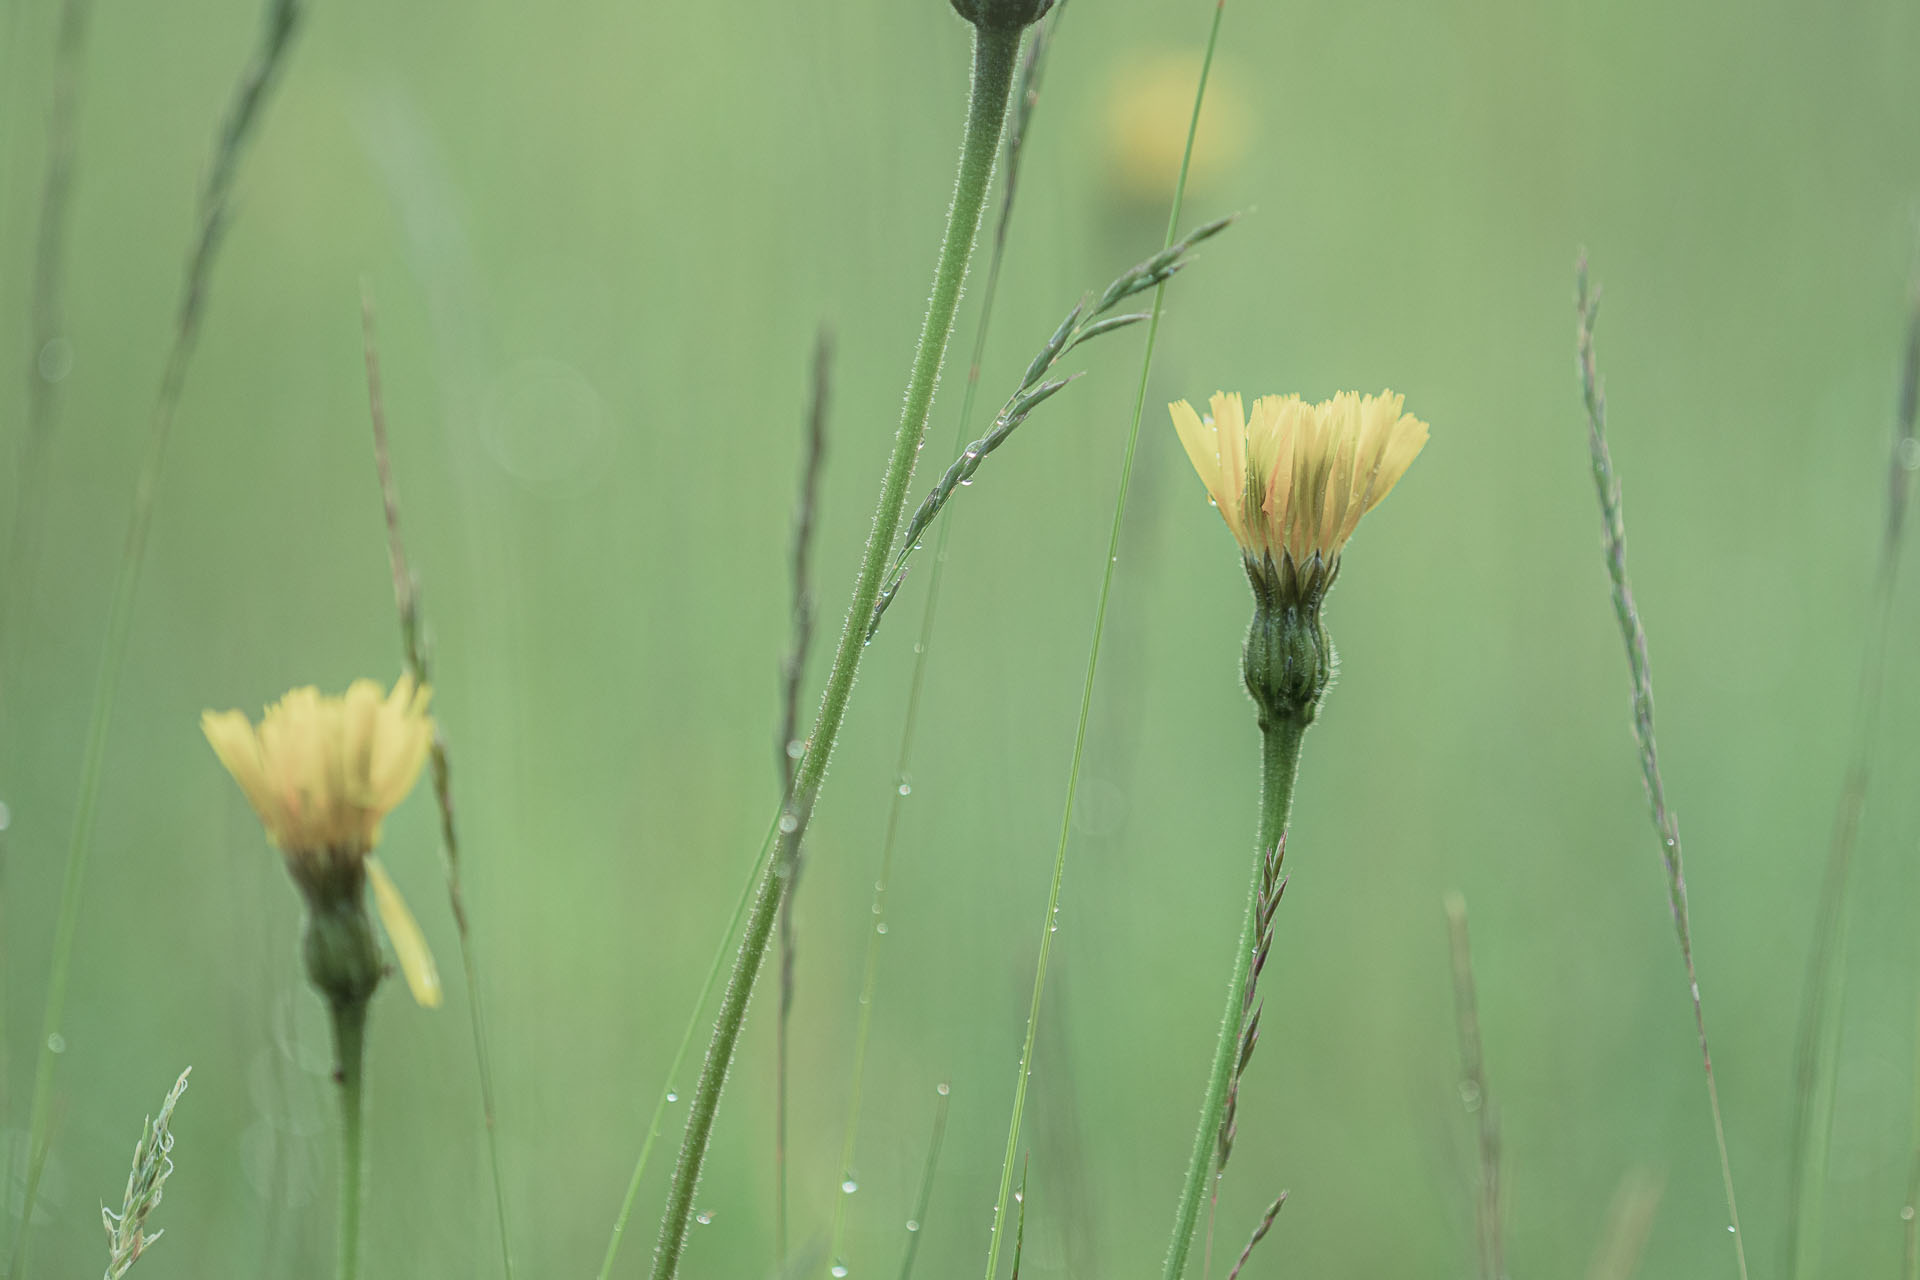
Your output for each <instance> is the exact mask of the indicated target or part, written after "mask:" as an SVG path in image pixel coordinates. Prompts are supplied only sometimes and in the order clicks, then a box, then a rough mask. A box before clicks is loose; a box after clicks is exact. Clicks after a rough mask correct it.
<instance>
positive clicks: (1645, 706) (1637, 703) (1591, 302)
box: [1575, 253, 1747, 1280]
mask: <svg viewBox="0 0 1920 1280" xmlns="http://www.w3.org/2000/svg"><path fill="white" fill-rule="evenodd" d="M1575 277H1576V283H1577V288H1576V305H1577V307H1578V316H1579V333H1578V341H1577V343H1576V361H1575V363H1576V365H1577V372H1578V374H1579V377H1580V390H1581V398H1582V399H1583V401H1584V402H1585V404H1586V409H1587V448H1588V453H1589V456H1590V458H1591V460H1592V464H1593V484H1594V489H1595V491H1596V493H1597V494H1598V495H1599V499H1600V524H1601V529H1602V533H1603V535H1604V538H1605V544H1606V561H1607V576H1608V578H1609V579H1610V580H1611V581H1612V584H1613V611H1614V616H1615V617H1616V618H1617V619H1618V621H1619V624H1620V637H1621V639H1622V640H1624V641H1625V642H1626V649H1627V669H1628V673H1629V675H1630V676H1631V678H1632V682H1633V731H1634V737H1635V739H1636V740H1637V741H1638V742H1639V744H1640V772H1641V776H1642V779H1643V780H1644V781H1645V783H1646V788H1647V802H1648V805H1649V807H1650V809H1651V811H1652V815H1653V826H1654V832H1655V834H1656V835H1657V836H1658V837H1659V840H1660V861H1661V866H1662V867H1663V868H1664V869H1665V871H1666V875H1667V896H1668V901H1669V902H1670V904H1671V905H1672V908H1673V928H1674V933H1675V935H1676V936H1677V937H1678V939H1679V943H1680V961H1681V963H1682V965H1684V966H1685V969H1686V976H1687V992H1688V995H1689V997H1690V998H1691V999H1692V1001H1693V1025H1694V1030H1695V1032H1696V1033H1697V1034H1698V1036H1699V1040H1700V1062H1701V1066H1702V1067H1703V1069H1704V1070H1705V1072H1706V1078H1707V1103H1708V1106H1709V1107H1710V1108H1711V1110H1712V1112H1713V1139H1714V1143H1715V1145H1716V1146H1717V1147H1718V1149H1719V1154H1720V1180H1721V1183H1722V1185H1723V1187H1724V1189H1725V1191H1726V1197H1727V1219H1728V1224H1729V1226H1730V1227H1731V1228H1732V1235H1733V1256H1734V1261H1735V1262H1736V1264H1737V1265H1738V1267H1739V1273H1740V1277H1741V1280H1746V1275H1747V1247H1746V1241H1745V1240H1744V1239H1743V1238H1742V1236H1741V1234H1740V1209H1739V1206H1738V1204H1737V1202H1736V1200H1735V1197H1734V1192H1733V1162H1732V1161H1731V1160H1729V1159H1728V1157H1727V1129H1726V1124H1725V1122H1724V1121H1723V1120H1722V1119H1721V1115H1720V1086H1719V1085H1718V1084H1717V1083H1716V1082H1715V1080H1714V1075H1713V1054H1712V1052H1711V1050H1710V1049H1709V1048H1708V1046H1707V1017H1706V1012H1705V1010H1704V1009H1703V1007H1702V1005H1701V1001H1700V979H1699V977H1698V975H1697V974H1696V973H1695V971H1694V964H1693V921H1692V917H1691V916H1690V915H1689V914H1688V911H1687V877H1686V872H1685V868H1684V865H1683V863H1682V861H1681V854H1680V824H1679V822H1678V821H1677V820H1676V819H1675V817H1674V815H1673V811H1672V810H1671V809H1669V808H1668V807H1667V788H1666V783H1665V782H1664V781H1663V780H1662V779H1661V776H1660V749H1659V745H1658V743H1657V742H1656V740H1655V738H1654V733H1653V668H1652V665H1651V664H1650V662H1649V661H1648V658H1647V633H1646V629H1645V628H1644V627H1643V626H1641V624H1640V613H1639V611H1638V610H1637V609H1636V608H1635V607H1634V603H1633V584H1632V583H1631V582H1630V581H1629V580H1628V578H1627V526H1626V519H1625V517H1624V516H1623V515H1622V514H1621V506H1620V482H1619V480H1617V479H1616V478H1615V476H1614V471H1613V456H1612V454H1611V453H1610V452H1609V451H1608V449H1607V397H1606V389H1605V387H1604V385H1603V384H1602V382H1601V379H1600V371H1599V367H1598V365H1597V363H1596V361H1595V359H1594V354H1593V322H1594V318H1595V316H1596V314H1597V313H1598V311H1599V307H1600V295H1599V292H1598V291H1597V290H1593V291H1589V289H1588V287H1587V258H1586V255H1585V254H1584V253H1582V254H1581V255H1580V260H1579V264H1578V266H1577V268H1576V270H1575Z"/></svg>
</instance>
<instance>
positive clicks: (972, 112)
mask: <svg viewBox="0 0 1920 1280" xmlns="http://www.w3.org/2000/svg"><path fill="white" fill-rule="evenodd" d="M1019 47H1020V33H1019V31H1018V30H1011V31H1007V30H996V29H992V28H988V27H980V26H977V27H975V28H974V63H973V87H972V96H971V100H970V104H969V106H968V110H967V125H966V135H965V139H964V141H963V143H962V146H961V152H960V166H959V174H958V177H957V179H956V182H955V185H954V197H953V205H952V207H951V209H950V210H949V211H948V215H947V230H946V234H945V237H944V239H943V242H942V244H941V248H940V258H939V263H938V265H937V267H936V268H935V272H934V283H933V292H932V300H931V302H930V303H929V306H928V309H927V317H926V322H925V324H924V325H923V327H922V329H921V333H920V343H919V347H918V349H917V350H916V352H915V354H914V360H913V370H912V373H911V375H910V376H909V378H908V383H907V396H906V407H905V410H904V411H903V413H902V415H901V419H900V426H899V430H898V431H897V433H896V434H895V436H894V442H893V450H892V453H891V455H890V456H889V458H888V462H887V470H886V474H885V476H884V478H883V479H882V482H881V488H880V500H879V504H878V506H877V508H876V510H875V512H874V520H873V529H872V532H871V533H870V534H869V536H868V540H867V547H866V551H865V553H864V554H863V556H862V558H861V563H860V571H859V574H858V576H857V577H856V578H855V580H854V588H853V599H852V601H851V602H850V603H849V605H848V610H847V618H846V622H845V625H844V628H843V630H842V631H841V635H840V644H839V647H838V649H837V650H836V652H835V654H834V660H833V667H832V669H831V671H830V672H829V673H828V676H827V687H826V692H825V694H824V696H823V697H822V699H821V705H820V712H819V715H818V717H817V718H816V720H815V722H814V731H813V734H812V736H811V738H810V739H809V741H808V744H807V748H806V751H805V753H804V754H803V755H802V756H801V760H800V767H799V769H798V771H797V772H796V774H795V776H794V786H793V796H792V799H791V800H790V801H786V802H783V806H782V807H783V810H784V812H783V814H782V816H781V818H780V821H779V833H778V835H777V836H776V837H775V840H774V851H773V858H772V860H771V861H770V862H769V863H768V864H767V867H766V870H765V871H764V872H763V873H762V875H761V879H760V882H759V884H758V885H757V886H756V888H755V890H754V898H753V904H752V906H751V908H750V909H749V912H748V915H747V926H746V933H745V935H744V936H743V937H742V938H741V941H740V951H739V954H738V956H737V957H736V960H735V964H734V969H733V973H732V975H731V976H730V977H729V979H728V981H727V987H726V990H725V991H724V992H723V993H722V996H721V1001H720V1012H719V1017H718V1019H717V1021H716V1022H715V1025H714V1031H713V1037H712V1039H711V1041H710V1042H709V1044H708V1047H707V1060H706V1063H705V1065H704V1066H703V1067H702V1069H701V1073H700V1081H699V1084H698V1086H697V1087H696V1089H695V1091H694V1095H693V1103H692V1106H691V1108H690V1111H689V1115H688V1118H687V1131H686V1136H685V1137H684V1139H683V1140H682V1142H681V1146H680V1156H679V1160H678V1161H677V1163H676V1164H675V1167H674V1172H673V1182H672V1186H671V1188H670V1189H669V1192H668V1196H667V1205H666V1211H665V1213H664V1214H663V1216H662V1219H661V1224H660V1236H659V1241H658V1243H657V1245H656V1246H655V1250H654V1259H653V1276H654V1280H671V1277H672V1276H673V1275H675V1274H676V1273H677V1272H678V1270H679V1265H680V1254H681V1251H682V1250H683V1249H684V1247H685V1245H686V1233H687V1224H688V1222H689V1220H690V1218H691V1216H692V1213H693V1193H694V1189H695V1187H696V1186H697V1185H698V1184H699V1181H700V1171H701V1168H702V1166H703V1165H704V1163H705V1160H706V1152H707V1144H708V1142H709V1140H710V1139H711V1137H712V1134H713V1121H714V1116H715V1114H716V1112H717V1111H718V1109H719V1105H720V1094H721V1091H722V1090H723V1088H724V1087H725V1084H726V1077H727V1071H728V1068H729V1067H730V1066H731V1064H732V1062H733V1051H734V1046H735V1045H736V1044H737V1043H738V1041H739V1038H740V1029H741V1027H742V1026H743V1025H744V1023H745V1021H746V1013H747V1003H748V1000H749V999H750V997H751V996H752V994H753V986H754V982H755V980H756V979H757V978H758V976H759V972H760V965H761V961H762V960H763V959H764V958H765V956H766V949H767V940H768V937H769V935H770V933H771V932H772V929H773V922H774V917H775V915H776V913H777V911H778V908H779V904H780V900H781V898H782V896H783V895H784V893H785V891H786V887H787V885H788V883H789V882H790V880H789V877H790V874H791V869H792V858H793V850H794V848H795V846H796V845H797V843H798V841H799V839H800V836H801V834H802V833H803V831H804V830H805V827H806V824H807V821H808V819H809V818H810V817H811V816H812V812H813V806H814V804H815V802H816V800H817V799H818V796H819V790H820V783H821V780H822V779H823V778H824V777H825V774H826V768H827V762H828V759H829V757H830V756H831V755H832V752H833V745H834V742H835V740H836V739H837V738H838V737H839V733H840V725H841V722H842V721H843V719H844V718H845V716H846V710H847V704H848V702H849V700H850V699H851V697H852V695H853V685H854V678H855V676H856V675H857V674H858V671H859V666H860V658H861V655H862V652H863V650H864V649H865V647H866V635H867V626H868V623H869V620H870V618H871V615H872V613H873V605H874V600H875V599H876V598H877V597H878V595H879V594H880V579H881V575H882V574H883V573H884V572H885V570H886V567H887V561H888V557H889V555H890V553H891V552H892V549H893V540H894V535H895V534H896V533H897V532H898V531H899V527H900V517H901V514H902V511H903V510H904V508H905V506H906V499H907V484H908V481H909V480H910V479H911V477H912V474H913V462H914V458H915V456H916V455H917V454H918V452H919V449H920V442H921V437H922V436H923V435H924V433H925V431H926V425H927V416H928V414H929V413H930V412H931V411H932V408H933V395H934V388H935V384H936V383H937V381H938V378H939V372H940V366H941V364H942V363H943V362H944V359H945V356H946V349H947V339H948V338H949V337H950V336H951V334H952V332H953V317H954V312H955V310H956V309H957V308H958V306H959V302H960V288H961V284H962V283H963V282H964V280H965V278H966V273H967V264H968V262H969V260H970V259H971V258H972V255H973V242H974V237H975V235H976V234H977V233H978V231H979V229H980V215H981V211H982V209H983V208H984V207H985V204H986V195H987V185H988V182H989V181H990V179H991V178H992V176H993V166H994V157H995V154H996V153H997V152H998V150H999V145H1000V127H1001V124H1002V123H1003V122H1004V120H1005V119H1006V112H1007V97H1008V93H1009V91H1010V90H1011V88H1012V85H1013V73H1014V66H1015V62H1016V60H1017V55H1018V53H1019Z"/></svg>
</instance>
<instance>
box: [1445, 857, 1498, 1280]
mask: <svg viewBox="0 0 1920 1280" xmlns="http://www.w3.org/2000/svg"><path fill="white" fill-rule="evenodd" d="M1445 905H1446V911H1447V942H1448V950H1449V952H1450V954H1451V956H1452V960H1453V1010H1454V1018H1455V1021H1456V1024H1457V1026H1458V1030H1459V1036H1460V1098H1461V1101H1462V1102H1464V1103H1465V1104H1466V1107H1467V1110H1469V1111H1471V1112H1472V1113H1473V1118H1474V1122H1475V1125H1476V1128H1477V1129H1478V1132H1479V1145H1480V1186H1479V1192H1480V1194H1479V1196H1478V1197H1477V1208H1476V1212H1475V1214H1474V1236H1475V1238H1476V1239H1477V1240H1478V1242H1479V1246H1480V1275H1481V1277H1482V1280H1506V1275H1507V1259H1506V1233H1505V1232H1504V1230H1503V1229H1502V1227H1501V1220H1500V1121H1499V1115H1498V1113H1497V1112H1495V1110H1494V1107H1493V1096H1492V1094H1491V1093H1489V1092H1488V1089H1487V1065H1486V1055H1485V1053H1484V1052H1483V1051H1482V1049H1481V1044H1480V999H1479V995H1478V993H1477V991H1476V986H1475V983H1474V980H1473V944H1472V941H1471V939H1470V938H1469V937H1468V936H1467V900H1466V899H1465V898H1463V897H1461V896H1460V895H1459V894H1457V893H1450V894H1448V895H1447V898H1446V904H1445Z"/></svg>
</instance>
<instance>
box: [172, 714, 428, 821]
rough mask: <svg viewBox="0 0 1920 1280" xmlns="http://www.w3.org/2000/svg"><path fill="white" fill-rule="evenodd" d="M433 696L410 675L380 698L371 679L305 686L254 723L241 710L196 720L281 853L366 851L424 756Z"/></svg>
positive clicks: (416, 775)
mask: <svg viewBox="0 0 1920 1280" xmlns="http://www.w3.org/2000/svg"><path fill="white" fill-rule="evenodd" d="M432 696H433V691H432V690H431V689H429V688H428V687H426V686H425V685H422V686H420V687H419V688H417V689H416V688H415V687H414V683H413V678H412V677H411V676H401V677H400V680H399V683H397V684H395V685H394V686H393V692H392V693H390V694H387V695H386V696H385V697H384V698H383V697H382V696H381V694H380V686H379V685H377V684H375V683H374V682H373V681H371V680H356V681H354V682H353V684H352V686H351V687H350V688H348V690H347V692H346V696H344V697H339V698H335V697H328V696H322V695H321V693H320V691H319V690H318V689H315V688H313V687H312V686H311V685H309V686H307V687H306V688H303V689H294V690H292V691H291V692H289V693H288V694H287V696H286V697H284V698H282V699H280V701H278V702H276V703H274V704H273V705H272V706H270V707H268V708H267V711H266V714H265V715H264V716H262V717H261V719H260V725H259V727H258V728H257V729H256V728H255V727H254V726H253V725H252V724H251V723H249V722H248V720H247V717H246V716H245V715H244V714H243V713H241V712H238V711H207V712H203V713H202V714H201V716H200V727H201V728H202V729H203V730H205V731H206V735H207V741H208V742H210V743H212V744H213V751H214V754H215V755H217V756H219V757H220V763H221V764H223V765H225V766H226V767H227V772H228V773H231V774H232V775H233V778H234V781H235V782H238V783H239V784H240V789H241V790H242V791H244V792H246V794H247V799H248V800H249V801H250V802H251V803H252V804H253V809H254V812H255V813H257V814H259V815H260V821H261V822H262V823H263V824H264V825H265V826H266V828H267V835H268V837H269V838H270V839H272V841H273V842H274V844H276V845H278V846H279V847H280V849H281V850H282V851H283V852H285V853H287V854H289V855H293V856H300V855H304V854H318V853H323V852H330V853H333V854H336V855H340V854H346V855H353V854H361V855H364V854H365V853H366V852H367V851H368V850H370V849H372V848H373V846H374V845H375V844H376V843H378V842H379V839H380V820H381V819H382V818H384V817H386V816H387V814H388V813H389V812H390V811H391V810H392V809H393V808H394V806H395V805H398V804H399V803H400V802H401V801H402V800H404V799H405V798H406V795H407V792H409V791H411V790H413V784H414V782H415V781H416V780H417V779H418V778H419V777H420V768H421V766H422V765H424V764H425V763H426V759H427V751H428V749H429V748H430V747H432V745H433V719H432V717H430V716H428V715H427V700H428V699H429V698H430V697H432Z"/></svg>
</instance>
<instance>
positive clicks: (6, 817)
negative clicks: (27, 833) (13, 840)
mask: <svg viewBox="0 0 1920 1280" xmlns="http://www.w3.org/2000/svg"><path fill="white" fill-rule="evenodd" d="M12 825H13V810H11V809H9V808H7V805H6V801H4V800H0V831H5V830H6V829H7V828H8V827H10V826H12Z"/></svg>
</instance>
